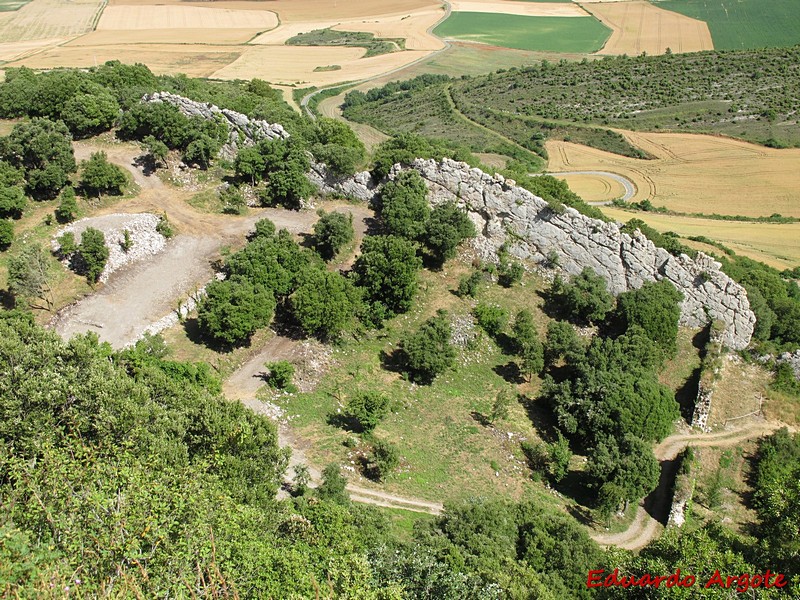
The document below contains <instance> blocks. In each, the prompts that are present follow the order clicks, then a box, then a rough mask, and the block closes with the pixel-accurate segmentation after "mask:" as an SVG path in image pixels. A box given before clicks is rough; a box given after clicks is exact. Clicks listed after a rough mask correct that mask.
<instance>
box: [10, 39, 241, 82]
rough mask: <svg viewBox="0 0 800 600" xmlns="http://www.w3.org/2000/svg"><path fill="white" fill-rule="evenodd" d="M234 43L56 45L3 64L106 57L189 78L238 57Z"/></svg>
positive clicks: (82, 63)
mask: <svg viewBox="0 0 800 600" xmlns="http://www.w3.org/2000/svg"><path fill="white" fill-rule="evenodd" d="M239 48H240V47H237V46H202V45H196V46H191V45H185V46H177V45H167V44H165V45H159V44H142V45H120V46H60V47H58V48H52V49H49V50H46V51H44V52H40V53H38V54H36V55H33V56H30V57H27V58H25V59H24V60H21V61H18V62H13V63H9V64H8V65H6V66H10V67H16V66H22V65H25V66H26V67H31V68H33V69H53V68H56V67H63V66H70V67H91V66H94V65H99V64H102V63H104V62H105V61H107V60H118V61H120V62H123V63H129V64H133V63H137V62H140V63H144V64H146V65H147V66H148V67H150V69H151V70H152V71H153V72H154V73H156V74H159V75H160V74H170V75H174V74H178V73H184V74H186V75H189V76H191V77H209V76H210V75H211V74H212V73H214V72H215V71H217V70H219V69H220V67H222V66H224V65H227V64H229V63H231V62H233V61H235V60H236V59H237V58H239V56H240V54H241V53H240V52H239V51H238V49H239Z"/></svg>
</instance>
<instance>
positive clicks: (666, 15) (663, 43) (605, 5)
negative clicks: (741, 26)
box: [585, 0, 714, 55]
mask: <svg viewBox="0 0 800 600" xmlns="http://www.w3.org/2000/svg"><path fill="white" fill-rule="evenodd" d="M585 8H586V10H588V11H589V12H590V13H591V14H593V15H594V16H595V17H597V18H598V19H599V20H600V21H601V22H602V23H604V24H605V25H606V26H608V27H610V28H611V29H612V31H613V33H612V34H611V37H610V38H609V39H608V41H607V42H606V45H605V46H603V49H602V50H600V51H599V52H598V54H614V55H616V54H630V55H638V54H641V53H642V52H647V54H664V52H666V50H667V48H669V49H670V50H672V52H699V51H701V50H713V49H714V43H713V42H712V41H711V32H710V31H709V29H708V25H706V23H704V22H703V21H698V20H697V19H692V18H691V17H686V16H684V15H680V14H678V13H675V12H672V11H669V10H664V9H661V8H657V7H656V6H653V5H652V4H650V3H649V2H646V1H645V0H634V1H632V2H601V3H590V5H588V6H586V7H585Z"/></svg>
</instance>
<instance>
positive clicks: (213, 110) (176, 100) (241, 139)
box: [142, 92, 289, 160]
mask: <svg viewBox="0 0 800 600" xmlns="http://www.w3.org/2000/svg"><path fill="white" fill-rule="evenodd" d="M142 101H143V102H168V103H169V104H174V105H175V106H177V107H178V108H179V109H180V111H181V112H182V113H183V114H184V115H186V116H187V117H200V118H203V119H209V120H213V119H221V120H222V122H223V123H225V124H226V125H227V126H228V142H227V143H226V144H225V145H224V146H223V147H222V149H221V150H220V153H219V154H220V156H222V157H223V158H227V159H228V160H232V159H234V158H236V153H237V152H239V148H240V147H243V146H252V145H253V143H254V142H255V141H257V140H262V139H265V138H267V139H270V140H273V139H276V138H287V137H289V134H288V133H287V132H286V130H285V129H284V128H283V126H281V125H278V124H277V123H267V122H266V121H257V120H255V119H250V118H249V117H248V116H247V115H243V114H242V113H238V112H236V111H233V110H228V109H226V108H219V107H218V106H215V105H213V104H204V103H203V102H195V101H194V100H190V99H189V98H184V97H183V96H177V95H175V94H170V93H169V92H156V93H155V94H148V95H146V96H145V97H144V98H142Z"/></svg>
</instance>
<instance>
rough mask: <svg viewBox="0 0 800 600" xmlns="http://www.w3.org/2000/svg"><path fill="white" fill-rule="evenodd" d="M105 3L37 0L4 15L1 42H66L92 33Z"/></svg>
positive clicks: (0, 21) (0, 24)
mask: <svg viewBox="0 0 800 600" xmlns="http://www.w3.org/2000/svg"><path fill="white" fill-rule="evenodd" d="M103 6H104V3H103V2H102V1H101V0H77V1H75V2H68V1H67V0H33V1H32V2H30V3H28V4H25V5H24V6H22V7H21V8H19V9H18V10H16V11H15V12H13V13H0V42H3V43H8V42H23V43H26V42H31V41H32V40H63V39H67V38H70V37H74V36H77V35H81V34H83V33H87V32H89V31H91V30H92V29H93V28H94V26H95V25H96V23H97V19H98V18H99V16H100V13H101V11H102V9H103Z"/></svg>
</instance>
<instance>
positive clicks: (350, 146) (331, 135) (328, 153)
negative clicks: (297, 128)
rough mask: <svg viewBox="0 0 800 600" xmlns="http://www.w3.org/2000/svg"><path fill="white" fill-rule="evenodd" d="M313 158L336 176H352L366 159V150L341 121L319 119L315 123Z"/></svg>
mask: <svg viewBox="0 0 800 600" xmlns="http://www.w3.org/2000/svg"><path fill="white" fill-rule="evenodd" d="M315 133H316V135H315V142H314V144H313V146H312V148H311V151H312V153H313V154H314V157H315V158H316V159H317V160H320V161H322V162H324V163H325V164H326V165H328V167H329V168H330V170H331V171H332V172H333V173H334V174H335V175H338V176H346V175H352V174H353V173H355V171H356V168H357V167H358V165H360V164H361V163H363V162H364V159H365V158H366V149H365V148H364V144H363V143H362V142H361V140H359V139H358V137H357V136H356V134H355V133H353V130H352V129H350V127H348V126H347V124H346V123H344V122H343V121H339V120H338V119H330V118H328V117H320V118H318V119H317V121H316V132H315Z"/></svg>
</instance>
